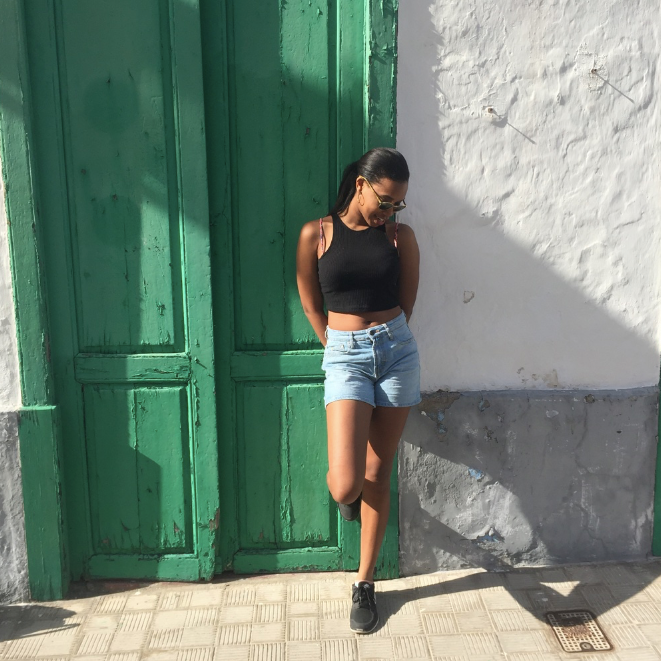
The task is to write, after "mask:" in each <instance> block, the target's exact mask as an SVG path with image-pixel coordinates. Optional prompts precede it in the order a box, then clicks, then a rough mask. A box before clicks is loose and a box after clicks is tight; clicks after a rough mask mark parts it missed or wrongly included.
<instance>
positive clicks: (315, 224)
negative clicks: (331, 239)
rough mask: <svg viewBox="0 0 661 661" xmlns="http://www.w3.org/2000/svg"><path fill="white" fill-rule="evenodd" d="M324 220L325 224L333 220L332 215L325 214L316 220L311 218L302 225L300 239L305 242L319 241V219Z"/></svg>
mask: <svg viewBox="0 0 661 661" xmlns="http://www.w3.org/2000/svg"><path fill="white" fill-rule="evenodd" d="M320 220H322V221H323V223H324V226H325V225H326V224H327V222H332V219H331V217H330V216H324V217H323V218H317V219H316V220H309V221H307V222H306V223H304V224H303V227H301V234H300V239H301V241H302V242H304V243H316V242H317V241H319V221H320Z"/></svg>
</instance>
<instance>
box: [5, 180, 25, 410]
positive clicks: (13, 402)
mask: <svg viewBox="0 0 661 661" xmlns="http://www.w3.org/2000/svg"><path fill="white" fill-rule="evenodd" d="M20 405H21V389H20V383H19V378H18V351H17V348H16V322H15V319H14V301H13V298H12V285H11V273H10V269H9V246H8V243H7V217H6V214H5V197H4V189H3V184H2V177H0V411H15V410H17V409H18V408H19V407H20Z"/></svg>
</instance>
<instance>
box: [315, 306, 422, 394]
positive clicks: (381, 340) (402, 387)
mask: <svg viewBox="0 0 661 661" xmlns="http://www.w3.org/2000/svg"><path fill="white" fill-rule="evenodd" d="M326 338H327V339H328V342H327V343H326V349H325V351H324V360H323V362H322V363H321V369H323V370H324V372H325V373H326V379H325V381H324V401H325V404H326V406H328V405H329V404H330V403H331V402H335V401H337V400H339V399H357V400H359V401H361V402H367V403H368V404H370V405H371V406H414V405H415V404H419V403H420V401H421V398H420V359H419V357H418V345H417V344H416V342H415V338H414V337H413V333H411V330H410V329H409V327H408V324H407V323H406V316H405V315H404V313H403V312H402V313H401V314H400V315H399V316H398V317H395V319H393V320H392V321H388V322H387V323H385V324H379V325H378V326H372V327H371V328H366V329H365V330H359V331H338V330H333V329H332V328H326Z"/></svg>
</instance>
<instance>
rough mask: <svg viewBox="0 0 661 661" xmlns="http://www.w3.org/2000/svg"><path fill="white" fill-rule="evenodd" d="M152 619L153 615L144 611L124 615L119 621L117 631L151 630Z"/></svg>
mask: <svg viewBox="0 0 661 661" xmlns="http://www.w3.org/2000/svg"><path fill="white" fill-rule="evenodd" d="M153 619H154V614H153V613H149V612H145V611H137V612H128V613H124V614H123V615H122V617H121V619H120V620H119V623H118V629H119V631H146V630H148V629H151V625H152V621H153Z"/></svg>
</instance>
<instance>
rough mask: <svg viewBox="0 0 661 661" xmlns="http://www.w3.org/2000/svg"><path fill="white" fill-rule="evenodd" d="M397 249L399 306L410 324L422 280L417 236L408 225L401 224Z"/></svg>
mask: <svg viewBox="0 0 661 661" xmlns="http://www.w3.org/2000/svg"><path fill="white" fill-rule="evenodd" d="M397 247H398V249H399V305H400V307H401V308H402V310H403V311H404V314H405V315H406V322H407V323H408V321H409V319H410V318H411V314H412V312H413V306H414V305H415V299H416V297H417V295H418V282H419V280H420V250H419V249H418V242H417V241H416V240H415V234H414V233H413V230H412V229H411V228H410V227H409V226H408V225H404V224H401V223H400V225H399V228H398V232H397Z"/></svg>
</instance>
